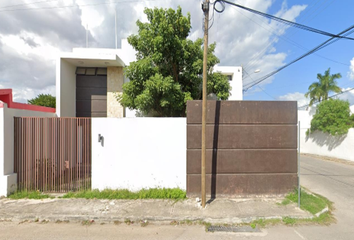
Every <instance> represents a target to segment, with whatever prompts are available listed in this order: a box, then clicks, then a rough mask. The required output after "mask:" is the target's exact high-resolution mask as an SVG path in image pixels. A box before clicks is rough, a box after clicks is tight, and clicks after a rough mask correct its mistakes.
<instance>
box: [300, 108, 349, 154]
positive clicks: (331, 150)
mask: <svg viewBox="0 0 354 240" xmlns="http://www.w3.org/2000/svg"><path fill="white" fill-rule="evenodd" d="M315 112H316V109H315V108H310V109H309V110H308V111H306V110H299V111H298V118H299V121H300V127H301V130H300V151H301V153H309V154H316V155H321V156H327V157H334V158H340V159H346V160H350V161H354V129H353V128H351V129H349V132H348V134H347V135H343V136H331V135H330V134H327V133H323V132H320V131H316V132H314V133H311V134H310V135H309V136H306V131H307V129H309V128H310V127H311V120H312V117H313V115H314V114H315Z"/></svg>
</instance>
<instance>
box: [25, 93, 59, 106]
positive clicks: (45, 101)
mask: <svg viewBox="0 0 354 240" xmlns="http://www.w3.org/2000/svg"><path fill="white" fill-rule="evenodd" d="M27 102H28V103H29V104H32V105H37V106H43V107H51V108H55V97H54V96H52V95H50V94H39V95H38V96H37V97H35V98H32V99H29V100H27Z"/></svg>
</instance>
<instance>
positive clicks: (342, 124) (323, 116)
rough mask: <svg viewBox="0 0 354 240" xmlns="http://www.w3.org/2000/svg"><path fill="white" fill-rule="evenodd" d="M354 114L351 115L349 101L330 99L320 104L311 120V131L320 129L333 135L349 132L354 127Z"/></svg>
mask: <svg viewBox="0 0 354 240" xmlns="http://www.w3.org/2000/svg"><path fill="white" fill-rule="evenodd" d="M353 116H354V115H350V108H349V102H347V101H343V100H339V99H329V100H327V101H323V102H321V103H320V104H318V106H317V109H316V113H315V115H314V116H313V119H312V121H311V128H310V131H311V132H313V131H316V130H320V131H322V132H325V133H329V134H331V135H333V136H335V135H343V134H346V133H348V129H349V128H351V127H354V117H353Z"/></svg>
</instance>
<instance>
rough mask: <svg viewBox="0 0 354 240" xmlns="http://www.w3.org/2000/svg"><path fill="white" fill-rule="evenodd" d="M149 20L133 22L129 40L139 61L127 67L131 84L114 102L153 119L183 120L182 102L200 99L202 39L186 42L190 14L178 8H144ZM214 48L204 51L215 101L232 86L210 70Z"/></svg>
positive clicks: (214, 60)
mask: <svg viewBox="0 0 354 240" xmlns="http://www.w3.org/2000/svg"><path fill="white" fill-rule="evenodd" d="M144 13H145V14H146V16H147V19H148V22H146V23H143V22H141V21H137V22H136V24H137V26H138V28H139V30H138V34H137V35H131V36H130V37H129V38H128V42H129V43H130V44H131V45H132V46H133V48H134V49H135V50H136V51H137V55H136V57H137V61H135V62H132V63H131V64H130V65H129V66H128V67H126V68H125V75H126V77H128V78H129V80H130V81H129V82H127V83H125V84H124V85H123V93H122V94H121V95H118V96H117V99H118V101H119V102H120V103H121V104H122V105H123V106H124V107H128V108H129V109H137V110H139V111H140V112H142V113H144V114H149V115H152V116H165V117H171V116H176V117H178V116H184V115H185V110H186V102H187V101H188V100H193V99H201V96H202V94H201V93H202V92H201V89H202V88H201V86H202V70H203V48H202V45H203V41H202V39H197V40H196V41H192V40H190V39H187V37H188V34H189V32H190V29H191V20H190V14H189V13H188V14H187V16H183V14H182V9H181V8H180V7H178V9H177V10H173V9H171V8H170V9H162V8H161V9H158V8H154V9H148V8H146V9H145V10H144ZM214 50H215V44H211V45H210V46H209V49H208V64H207V65H208V81H209V83H208V93H212V92H213V93H215V94H216V96H217V97H218V99H221V100H226V99H228V97H229V96H230V90H231V87H230V84H229V82H228V80H227V77H226V76H224V75H222V74H221V73H213V72H212V68H213V66H214V65H215V64H217V63H219V59H218V58H217V57H216V56H215V55H214V54H213V53H214Z"/></svg>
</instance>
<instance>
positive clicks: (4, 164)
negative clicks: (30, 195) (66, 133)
mask: <svg viewBox="0 0 354 240" xmlns="http://www.w3.org/2000/svg"><path fill="white" fill-rule="evenodd" d="M25 116H26V117H55V116H56V114H55V113H46V112H39V111H29V110H21V109H12V108H7V105H6V104H5V103H4V104H3V108H0V196H3V195H4V196H7V195H8V194H9V193H10V192H11V191H14V190H15V189H16V182H17V179H16V174H15V173H14V117H25Z"/></svg>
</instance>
